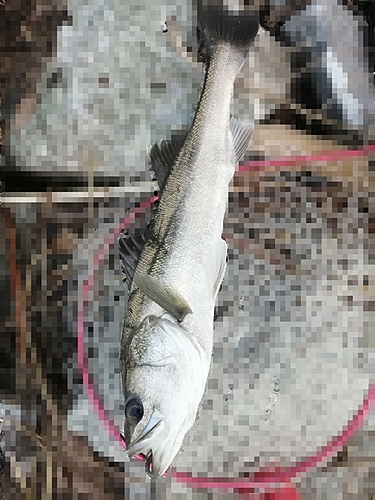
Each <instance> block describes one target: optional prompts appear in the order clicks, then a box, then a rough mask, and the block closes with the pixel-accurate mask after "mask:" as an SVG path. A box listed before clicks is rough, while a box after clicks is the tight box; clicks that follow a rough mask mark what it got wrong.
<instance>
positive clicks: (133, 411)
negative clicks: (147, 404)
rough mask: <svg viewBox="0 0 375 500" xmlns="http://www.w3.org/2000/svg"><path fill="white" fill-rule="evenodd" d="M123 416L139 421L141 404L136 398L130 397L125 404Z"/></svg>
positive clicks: (141, 412)
mask: <svg viewBox="0 0 375 500" xmlns="http://www.w3.org/2000/svg"><path fill="white" fill-rule="evenodd" d="M125 416H126V418H127V419H129V420H134V421H137V422H139V421H140V420H141V419H142V417H143V404H142V401H140V400H139V399H138V398H132V399H130V400H129V401H128V402H127V403H126V405H125Z"/></svg>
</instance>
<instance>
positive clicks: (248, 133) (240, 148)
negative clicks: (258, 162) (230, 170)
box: [230, 116, 254, 164]
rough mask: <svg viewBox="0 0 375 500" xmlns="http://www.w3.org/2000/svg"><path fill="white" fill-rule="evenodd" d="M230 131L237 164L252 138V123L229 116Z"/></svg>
mask: <svg viewBox="0 0 375 500" xmlns="http://www.w3.org/2000/svg"><path fill="white" fill-rule="evenodd" d="M230 131H231V132H232V140H233V149H234V154H235V158H236V164H237V163H238V162H239V161H240V160H241V159H242V157H243V155H244V154H245V153H246V151H247V149H248V148H249V146H250V144H251V141H252V140H253V135H254V124H253V123H249V122H244V121H241V120H240V119H239V118H236V117H235V116H231V119H230Z"/></svg>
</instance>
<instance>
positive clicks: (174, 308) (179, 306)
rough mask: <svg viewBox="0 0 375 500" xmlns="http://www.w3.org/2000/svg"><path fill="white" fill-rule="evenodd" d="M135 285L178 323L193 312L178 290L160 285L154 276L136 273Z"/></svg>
mask: <svg viewBox="0 0 375 500" xmlns="http://www.w3.org/2000/svg"><path fill="white" fill-rule="evenodd" d="M134 283H135V284H136V285H137V287H138V288H139V289H140V290H141V291H142V292H143V293H144V294H145V295H147V297H149V298H150V299H151V300H153V301H154V302H155V303H156V304H158V305H159V306H160V307H162V308H163V309H164V310H165V311H167V313H169V314H171V315H172V316H174V317H175V318H176V319H177V320H178V321H182V320H183V319H184V318H185V316H187V315H188V314H189V313H191V312H192V311H191V309H190V307H189V304H188V303H187V302H186V300H185V299H184V298H183V297H182V295H180V293H179V292H177V290H174V289H173V288H171V287H169V286H168V285H164V284H163V283H160V281H158V280H157V279H155V278H153V277H152V276H148V275H146V274H139V273H135V274H134Z"/></svg>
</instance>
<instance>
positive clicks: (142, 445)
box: [128, 415, 164, 457]
mask: <svg viewBox="0 0 375 500" xmlns="http://www.w3.org/2000/svg"><path fill="white" fill-rule="evenodd" d="M163 429H164V420H163V419H162V418H161V417H159V416H158V415H152V416H151V417H150V420H149V421H148V423H147V425H146V427H145V428H144V429H143V431H142V433H141V434H140V435H139V436H138V437H137V439H135V440H134V441H133V442H132V443H131V445H130V446H129V447H128V455H129V457H134V455H137V454H142V455H144V456H145V457H147V456H148V455H149V451H150V450H151V449H152V443H151V442H152V441H153V440H154V439H155V437H156V436H158V435H159V434H160V433H161V432H162V430H163ZM144 452H146V453H144Z"/></svg>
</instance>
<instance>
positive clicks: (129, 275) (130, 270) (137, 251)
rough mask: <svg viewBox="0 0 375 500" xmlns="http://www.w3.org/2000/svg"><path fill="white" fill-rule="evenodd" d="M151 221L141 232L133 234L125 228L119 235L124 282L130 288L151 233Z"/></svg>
mask: <svg viewBox="0 0 375 500" xmlns="http://www.w3.org/2000/svg"><path fill="white" fill-rule="evenodd" d="M151 222H152V221H151ZM151 222H150V223H148V224H147V226H146V230H145V231H144V232H143V233H141V232H139V233H138V234H136V235H135V236H132V235H130V234H129V233H128V232H127V231H126V230H123V231H121V233H120V236H119V237H118V247H119V254H120V265H121V274H122V282H123V283H124V284H126V285H127V287H128V289H129V290H130V287H131V284H132V281H133V277H134V273H135V268H136V267H137V264H138V261H139V257H140V255H141V252H142V249H143V247H144V244H145V243H146V241H147V239H148V237H149V234H150V226H151Z"/></svg>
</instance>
